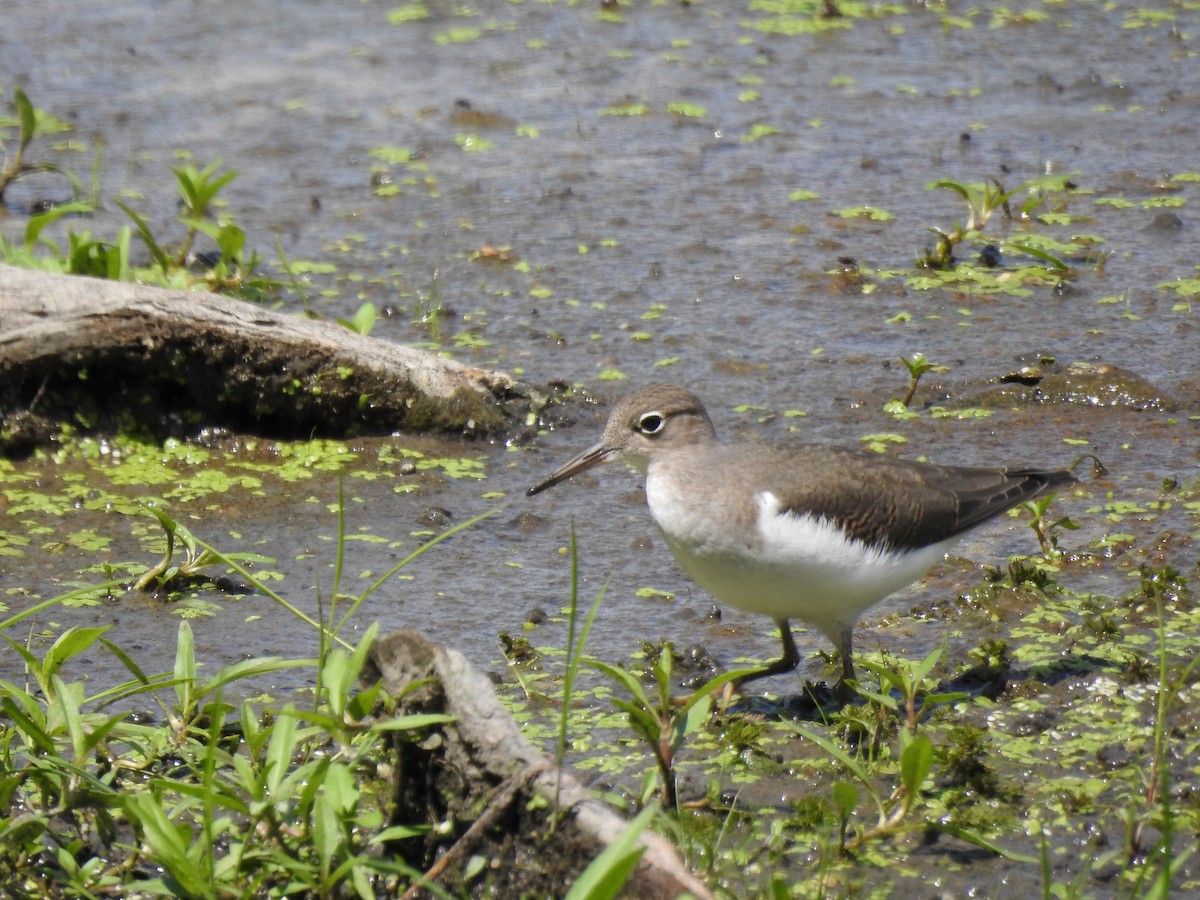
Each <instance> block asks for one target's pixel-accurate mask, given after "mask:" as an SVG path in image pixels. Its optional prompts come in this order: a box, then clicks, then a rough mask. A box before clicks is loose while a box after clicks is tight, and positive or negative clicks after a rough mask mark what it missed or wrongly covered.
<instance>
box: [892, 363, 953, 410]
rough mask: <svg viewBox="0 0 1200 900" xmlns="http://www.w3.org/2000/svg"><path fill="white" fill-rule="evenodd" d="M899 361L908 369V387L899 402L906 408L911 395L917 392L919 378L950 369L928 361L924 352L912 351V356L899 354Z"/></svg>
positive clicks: (910, 400) (911, 397)
mask: <svg viewBox="0 0 1200 900" xmlns="http://www.w3.org/2000/svg"><path fill="white" fill-rule="evenodd" d="M900 362H902V363H904V368H905V369H907V370H908V377H909V382H908V389H907V390H906V391H905V392H904V396H903V397H902V398H901V400H900V402H901V404H903V406H904V408H905V409H908V407H909V405H910V404H911V403H912V400H913V396H914V395H915V394H916V393H917V384H918V383H919V382H920V380H921V378H922V377H923V376H924V375H926V374H927V373H929V372H949V371H950V369H949V368H947V367H946V366H942V365H938V364H937V363H934V362H930V360H929V359H928V357H926V356H925V354H924V353H914V354H913V355H912V356H901V357H900Z"/></svg>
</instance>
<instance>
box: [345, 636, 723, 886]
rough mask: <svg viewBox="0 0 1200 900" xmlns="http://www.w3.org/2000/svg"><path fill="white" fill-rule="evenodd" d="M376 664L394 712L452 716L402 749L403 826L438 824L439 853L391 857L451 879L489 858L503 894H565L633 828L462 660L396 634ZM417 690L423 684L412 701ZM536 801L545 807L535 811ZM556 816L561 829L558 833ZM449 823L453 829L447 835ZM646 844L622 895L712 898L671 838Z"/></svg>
mask: <svg viewBox="0 0 1200 900" xmlns="http://www.w3.org/2000/svg"><path fill="white" fill-rule="evenodd" d="M370 663H371V665H369V666H368V667H367V668H368V671H367V672H366V673H364V680H369V681H371V682H374V681H375V680H376V679H379V678H382V679H383V683H384V687H385V688H386V689H387V690H388V691H389V692H390V693H392V694H393V695H394V696H401V695H403V696H402V699H401V708H400V709H399V710H398V711H397V712H398V714H404V713H445V714H449V715H451V716H453V717H454V721H453V722H452V723H451V724H449V725H446V726H444V728H443V729H442V731H441V732H440V734H439V735H438V737H437V739H429V740H425V741H422V742H421V743H420V744H415V743H412V742H408V741H405V740H404V739H398V740H397V741H396V744H395V747H396V791H395V801H396V803H395V807H396V808H395V813H394V816H395V819H396V823H397V824H399V823H401V822H403V823H405V824H410V825H411V824H420V823H427V824H431V825H439V826H441V830H439V829H433V830H431V832H430V837H429V840H430V841H431V842H433V843H430V844H428V845H425V844H422V842H421V841H420V840H419V839H416V838H414V839H411V840H412V841H415V842H416V844H417V845H419V846H412V847H410V848H408V850H407V852H405V848H403V847H397V848H395V849H396V852H398V853H403V854H404V856H405V860H406V862H408V864H410V865H414V866H418V867H420V866H423V865H428V863H429V860H430V859H432V858H435V857H436V858H437V859H438V863H437V864H436V866H435V869H436V872H435V873H434V874H437V873H441V872H442V871H443V869H444V870H447V871H446V872H445V875H446V877H447V878H449V879H451V880H453V878H454V875H455V874H456V873H461V867H462V864H463V863H464V862H465V861H466V859H467V858H469V857H470V856H472V855H476V854H483V855H487V856H488V857H489V860H490V861H491V862H492V865H491V866H490V868H489V870H488V871H489V876H488V879H489V881H490V882H491V884H490V887H491V888H492V889H493V890H494V891H495V892H496V893H497V894H498V895H499V896H514V897H515V896H562V894H563V892H564V891H565V888H566V887H567V886H568V885H569V884H570V883H571V881H573V880H574V879H575V878H576V877H578V875H579V873H580V872H581V871H582V870H583V869H584V868H585V867H586V865H587V864H588V863H589V862H590V861H591V860H592V859H593V858H595V856H597V855H598V854H599V853H600V852H602V851H603V850H604V848H605V847H606V846H608V845H609V844H610V843H612V842H613V841H614V840H615V839H616V838H617V836H618V835H619V834H620V833H621V832H622V831H623V830H624V828H625V827H626V826H627V824H628V823H627V822H626V821H625V820H624V819H623V818H621V816H619V815H618V814H617V813H616V812H615V811H614V810H612V809H611V808H610V807H608V806H607V805H605V804H604V803H602V802H600V801H599V800H597V799H595V798H594V797H593V796H592V795H591V794H589V793H588V792H587V791H586V790H585V789H584V788H583V787H582V786H581V785H580V784H579V783H578V782H577V781H576V780H575V779H574V778H573V777H571V775H570V774H569V773H567V772H564V771H562V770H561V769H559V768H558V767H557V766H555V764H554V762H553V761H552V760H550V759H548V758H547V757H546V756H544V755H543V754H542V753H540V752H539V751H538V750H537V749H536V748H535V747H534V746H533V745H532V744H530V743H529V741H527V740H526V739H525V737H524V735H522V734H521V732H520V731H519V730H518V729H517V726H516V724H515V723H514V722H513V720H512V717H511V716H509V715H508V713H507V711H505V709H504V707H503V706H501V705H500V701H499V700H498V699H497V698H496V694H495V692H494V691H493V690H492V685H491V682H490V681H488V679H487V677H486V676H484V675H483V674H482V673H481V672H479V671H478V670H476V669H475V668H474V667H473V666H472V665H471V664H470V663H469V662H468V661H467V660H466V658H465V657H463V655H462V654H461V653H458V652H457V651H455V650H450V649H447V648H445V647H443V646H441V645H440V644H435V643H433V642H431V641H429V640H428V639H427V638H425V637H424V636H423V635H421V634H420V633H418V632H415V631H396V632H393V633H392V634H389V635H386V636H384V637H382V638H379V639H378V640H377V641H376V642H375V644H374V646H373V647H372V648H371V654H370ZM416 682H427V683H426V684H424V686H422V687H418V688H416V689H415V690H409V691H408V693H405V689H406V688H408V687H409V686H410V685H412V684H414V683H416ZM534 797H539V798H540V799H541V801H542V802H538V803H531V802H530V801H531V799H533V798H534ZM556 803H557V807H556V806H555V804H556ZM556 808H557V809H558V810H559V811H560V813H559V815H560V816H561V820H560V821H559V822H558V824H557V826H556V827H553V828H552V827H551V823H552V821H553V817H554V815H555V809H556ZM446 823H451V824H453V825H454V826H456V828H457V829H458V830H457V831H456V832H455V833H454V834H450V835H447V834H446V833H445V830H444V827H445V825H446ZM468 826H469V827H468ZM640 840H641V844H642V846H643V847H644V848H645V851H644V853H643V855H642V858H641V861H640V863H639V865H638V868H637V871H636V873H635V874H634V876H633V878H632V880H631V882H630V883H629V884H627V885H626V886H625V888H624V890H623V891H622V893H621V896H622V897H634V898H638V897H644V898H665V897H676V896H679V895H680V894H684V893H688V894H690V895H691V896H693V897H696V898H706V897H711V894H710V892H709V890H708V888H707V887H705V885H704V884H703V882H701V881H700V880H699V879H698V878H696V877H695V876H694V875H692V873H691V872H690V871H688V869H687V868H686V867H685V866H684V865H683V863H682V862H681V861H680V860H679V857H678V856H677V854H676V853H675V850H674V848H673V847H672V846H671V845H670V844H669V843H668V842H667V841H666V840H664V839H663V838H662V837H660V836H659V835H657V834H654V833H652V832H643V833H642V835H641V838H640ZM447 844H449V845H450V846H449V847H448V848H447V846H446V845H447ZM534 879H540V880H538V881H534ZM442 886H443V887H447V886H448V885H446V884H445V883H443V884H442ZM451 893H457V891H456V890H454V889H453V887H452V886H451Z"/></svg>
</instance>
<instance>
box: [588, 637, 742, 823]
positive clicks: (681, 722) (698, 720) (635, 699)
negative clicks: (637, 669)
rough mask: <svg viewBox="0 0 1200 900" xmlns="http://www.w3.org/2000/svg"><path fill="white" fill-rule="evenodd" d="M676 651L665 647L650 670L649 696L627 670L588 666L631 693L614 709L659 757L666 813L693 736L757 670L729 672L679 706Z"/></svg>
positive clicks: (600, 664)
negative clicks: (731, 689)
mask: <svg viewBox="0 0 1200 900" xmlns="http://www.w3.org/2000/svg"><path fill="white" fill-rule="evenodd" d="M673 653H674V648H673V647H672V645H671V644H669V643H667V644H664V645H663V646H662V648H661V650H660V652H659V654H658V658H657V659H655V660H654V661H653V663H652V664H651V666H650V672H649V674H650V676H651V679H652V683H651V690H649V691H647V690H646V688H645V687H644V686H643V685H642V682H641V679H640V678H639V677H638V676H637V675H635V674H634V673H633V672H630V671H629V670H627V669H623V668H620V667H619V666H614V665H610V664H608V663H604V662H600V661H598V660H589V661H588V664H589V665H590V666H592V667H593V668H595V669H597V670H599V671H600V672H602V673H603V674H604V675H606V676H608V677H609V678H610V679H612V681H614V682H615V683H617V684H619V685H621V686H622V687H623V688H625V690H626V691H627V692H628V693H629V699H628V700H626V699H621V698H617V699H614V700H613V701H612V702H613V705H614V706H616V707H617V709H619V710H621V711H622V712H624V713H625V714H626V716H628V717H629V725H630V727H631V728H632V729H633V731H634V733H635V734H637V736H638V737H640V738H641V739H642V740H643V741H645V743H646V746H647V747H649V748H650V752H651V754H652V755H653V757H654V762H655V765H656V766H657V768H658V775H659V795H660V797H661V799H662V804H663V806H664V807H665V808H666V809H676V808H677V807H678V805H679V796H678V792H677V789H676V784H675V761H676V759H677V757H678V755H679V751H680V750H681V749H682V747H683V745H684V743H685V741H686V740H687V738H688V736H689V735H691V734H692V733H693V732H695V731H696V730H697V729H698V728H700V726H701V725H703V724H704V722H706V721H707V720H708V716H709V713H710V712H711V711H712V707H713V702H714V699H713V698H714V695H715V694H717V693H718V692H719V691H720V690H721V689H722V688H724V687H725V685H727V684H730V683H732V682H734V681H736V680H737V679H739V678H742V677H744V676H746V675H748V674H750V673H751V672H755V671H757V670H756V669H739V670H735V671H731V672H725V673H723V674H721V675H718V676H717V677H716V678H713V679H711V680H710V681H708V682H707V683H706V684H704V685H702V686H701V687H700V688H699V689H698V690H697V691H696V692H695V693H693V694H692V695H691V696H689V697H687V698H685V699H683V700H682V701H681V702H678V703H677V702H676V701H675V700H673V699H672V698H671V684H672V679H671V675H672V668H673V664H672V657H673Z"/></svg>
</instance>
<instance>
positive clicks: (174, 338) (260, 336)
mask: <svg viewBox="0 0 1200 900" xmlns="http://www.w3.org/2000/svg"><path fill="white" fill-rule="evenodd" d="M533 402H535V398H534V397H533V396H531V393H530V392H529V390H528V389H526V388H524V387H523V386H521V385H519V384H518V383H516V382H515V381H514V380H513V379H512V378H510V377H509V376H508V375H505V374H503V373H501V372H495V371H490V370H487V369H481V368H475V367H472V366H467V365H464V364H462V363H458V362H455V361H453V360H449V359H444V358H441V357H439V356H437V355H435V354H433V353H429V352H426V351H422V350H416V349H412V348H409V347H403V346H400V345H397V344H393V343H389V342H387V341H382V340H378V339H375V338H371V337H366V336H362V335H359V334H355V333H354V332H351V331H349V330H348V329H346V328H343V327H342V326H340V325H338V324H336V323H333V322H327V321H316V320H312V319H305V318H301V317H299V316H293V315H283V314H279V313H274V312H271V311H269V310H266V309H264V308H263V307H261V306H257V305H255V304H252V303H247V302H241V301H236V300H228V299H225V298H222V297H218V296H215V295H213V294H209V293H200V292H188V291H170V290H164V289H161V288H156V287H149V286H146V285H138V284H129V283H124V282H114V281H103V280H99V279H94V278H84V277H79V276H64V275H57V274H50V273H46V272H35V271H28V270H24V269H16V268H12V267H10V266H4V265H0V453H4V452H7V453H13V452H21V451H22V450H23V449H28V448H29V447H30V446H36V445H37V444H39V443H43V442H44V441H45V440H46V439H47V437H52V436H53V435H55V434H57V433H58V432H59V431H60V430H61V426H62V424H63V423H66V424H69V425H71V426H72V427H73V428H75V429H76V430H84V431H108V430H115V428H116V427H129V425H130V424H131V423H132V424H133V425H134V427H137V428H141V429H144V430H145V431H146V432H148V433H149V434H151V435H152V436H154V437H157V438H160V439H161V438H163V437H167V436H171V435H174V436H179V437H186V436H191V434H194V433H195V432H197V431H198V430H200V429H202V428H209V429H211V428H227V429H231V430H235V431H241V432H246V433H253V434H259V435H262V436H265V437H278V438H293V437H310V436H313V435H322V436H330V437H347V436H353V435H358V434H390V433H393V432H397V431H409V432H415V431H420V432H427V433H435V434H443V435H447V436H450V435H454V436H471V437H477V436H488V435H495V434H500V433H504V432H506V431H509V430H511V429H512V428H513V427H514V425H515V423H519V422H521V421H522V420H523V419H524V417H525V414H526V413H527V412H528V410H529V408H530V404H531V403H533Z"/></svg>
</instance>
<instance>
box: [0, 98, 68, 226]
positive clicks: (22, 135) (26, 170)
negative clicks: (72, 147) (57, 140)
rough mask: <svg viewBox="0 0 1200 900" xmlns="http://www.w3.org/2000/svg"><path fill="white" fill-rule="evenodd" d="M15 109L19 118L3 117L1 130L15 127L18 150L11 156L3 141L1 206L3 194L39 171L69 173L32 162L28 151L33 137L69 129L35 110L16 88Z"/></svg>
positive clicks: (59, 121)
mask: <svg viewBox="0 0 1200 900" xmlns="http://www.w3.org/2000/svg"><path fill="white" fill-rule="evenodd" d="M13 106H14V107H15V108H16V113H17V114H16V116H0V129H3V128H10V127H12V126H14V125H15V126H16V128H17V141H16V147H15V149H14V150H13V151H12V153H11V154H10V153H9V152H8V145H7V144H6V143H5V142H3V141H0V151H3V161H2V162H0V205H3V203H4V194H5V193H6V192H7V190H8V189H9V188H10V187H12V185H13V184H15V183H16V182H17V181H19V180H20V179H22V178H24V177H26V176H28V175H33V174H35V173H37V172H55V173H59V174H64V175H65V174H67V173H66V172H64V171H63V169H62V168H60V167H59V166H58V165H56V164H55V163H52V162H47V161H45V160H40V161H38V162H29V161H28V160H27V159H26V156H25V152H26V150H28V149H29V145H30V144H31V143H32V142H33V140H34V138H37V137H41V136H43V135H47V134H56V133H58V132H60V131H67V130H69V128H70V126H69V125H67V124H66V123H65V122H63V121H62V120H61V119H57V118H55V117H54V116H52V115H49V114H48V113H46V112H44V111H42V110H40V109H36V108H35V107H34V105H33V104H32V103H31V102H30V101H29V97H28V96H26V94H25V92H24V91H23V90H21V88H19V87H14V88H13Z"/></svg>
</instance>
